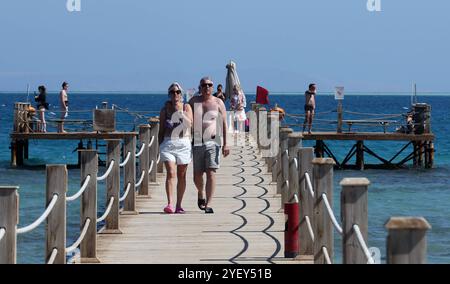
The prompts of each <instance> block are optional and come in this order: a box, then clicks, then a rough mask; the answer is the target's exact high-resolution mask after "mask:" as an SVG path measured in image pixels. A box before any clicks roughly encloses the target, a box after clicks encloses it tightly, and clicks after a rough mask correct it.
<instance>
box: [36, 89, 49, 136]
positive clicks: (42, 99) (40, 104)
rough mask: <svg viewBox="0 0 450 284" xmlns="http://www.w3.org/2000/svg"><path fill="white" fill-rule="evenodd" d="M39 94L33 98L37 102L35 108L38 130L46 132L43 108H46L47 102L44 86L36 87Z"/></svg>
mask: <svg viewBox="0 0 450 284" xmlns="http://www.w3.org/2000/svg"><path fill="white" fill-rule="evenodd" d="M38 91H39V95H37V96H35V97H34V100H35V101H36V102H37V109H38V110H39V119H40V121H39V123H38V131H39V132H47V123H46V122H45V110H46V109H48V103H47V98H46V97H47V92H46V88H45V86H39V87H38Z"/></svg>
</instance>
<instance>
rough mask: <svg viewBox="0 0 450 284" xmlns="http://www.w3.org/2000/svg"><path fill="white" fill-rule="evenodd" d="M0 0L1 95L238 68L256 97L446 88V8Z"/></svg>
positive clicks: (144, 83) (161, 82)
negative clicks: (314, 89) (75, 8)
mask: <svg viewBox="0 0 450 284" xmlns="http://www.w3.org/2000/svg"><path fill="white" fill-rule="evenodd" d="M366 2H367V0H344V1H336V0H308V1H301V0H285V1H283V0H280V1H275V0H270V1H269V0H227V1H206V0H190V1H187V0H81V4H82V7H81V8H82V10H81V12H78V13H69V12H68V11H67V10H66V0H39V1H30V0H2V1H0V91H12V90H20V91H23V90H24V89H25V88H26V84H27V83H30V84H31V86H32V87H33V88H34V87H36V86H37V85H38V84H45V85H47V87H48V89H50V90H57V89H58V88H59V86H60V84H61V82H62V81H63V80H67V81H69V83H70V85H71V89H72V91H74V90H78V91H86V90H96V91H121V90H128V91H162V90H166V89H167V87H168V85H169V84H170V82H171V81H175V80H176V81H179V82H181V84H182V85H183V86H184V88H192V87H196V86H197V85H198V81H199V79H200V77H202V76H203V75H206V74H209V75H211V76H212V77H213V78H214V79H215V81H216V82H221V83H224V81H225V76H226V69H225V65H226V64H227V62H228V61H229V60H230V59H233V60H235V61H236V62H237V67H238V73H239V76H240V78H241V81H242V85H243V87H244V89H245V90H246V91H247V92H254V90H255V89H256V85H257V84H260V85H262V86H265V87H267V88H268V89H269V90H271V91H280V92H292V91H303V90H304V89H305V88H306V85H307V84H308V83H309V82H311V81H314V82H317V83H318V85H319V91H331V90H332V88H333V87H334V86H336V85H344V86H345V87H346V90H353V91H409V90H410V89H411V83H412V82H413V81H415V82H416V83H417V84H418V87H419V89H420V90H427V91H450V80H449V76H448V75H449V68H450V58H449V55H448V53H449V51H450V32H449V29H450V20H449V19H450V18H449V16H448V15H449V13H450V1H448V0H433V1H423V0H381V4H382V12H379V13H371V12H368V11H367V9H366Z"/></svg>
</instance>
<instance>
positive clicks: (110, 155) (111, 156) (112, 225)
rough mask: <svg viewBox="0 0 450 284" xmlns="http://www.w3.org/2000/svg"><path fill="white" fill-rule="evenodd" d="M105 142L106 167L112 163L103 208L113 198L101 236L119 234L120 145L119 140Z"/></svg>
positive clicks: (106, 206)
mask: <svg viewBox="0 0 450 284" xmlns="http://www.w3.org/2000/svg"><path fill="white" fill-rule="evenodd" d="M106 141H107V143H108V144H107V152H106V153H107V159H108V165H110V164H111V162H112V161H114V165H113V168H112V171H111V173H110V174H109V175H108V177H107V178H106V200H105V203H106V204H105V208H108V205H109V202H110V200H111V198H114V201H113V205H112V208H111V211H110V212H109V214H108V216H107V217H106V219H105V229H104V230H103V231H102V233H103V234H121V233H122V232H121V231H120V228H119V198H120V143H121V140H119V139H111V140H106Z"/></svg>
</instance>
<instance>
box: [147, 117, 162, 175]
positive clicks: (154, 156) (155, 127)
mask: <svg viewBox="0 0 450 284" xmlns="http://www.w3.org/2000/svg"><path fill="white" fill-rule="evenodd" d="M158 132H159V119H157V118H151V119H150V137H149V141H151V140H152V139H153V143H152V146H150V149H149V160H148V163H149V167H150V165H151V164H152V163H153V167H152V170H151V171H150V176H149V178H150V180H149V181H150V182H151V183H153V184H155V183H156V173H157V171H158V163H157V162H158V156H159V143H158ZM153 137H155V138H153ZM159 162H160V161H159Z"/></svg>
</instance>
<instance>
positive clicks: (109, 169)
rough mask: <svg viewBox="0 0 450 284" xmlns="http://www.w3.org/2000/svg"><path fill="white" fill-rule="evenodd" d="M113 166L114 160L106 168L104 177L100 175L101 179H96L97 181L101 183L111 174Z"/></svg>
mask: <svg viewBox="0 0 450 284" xmlns="http://www.w3.org/2000/svg"><path fill="white" fill-rule="evenodd" d="M113 166H114V160H112V161H111V163H110V164H109V167H108V170H107V171H106V173H105V174H104V175H102V176H101V177H97V181H102V180H104V179H106V178H107V177H108V176H109V174H110V173H111V171H112V168H113Z"/></svg>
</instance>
